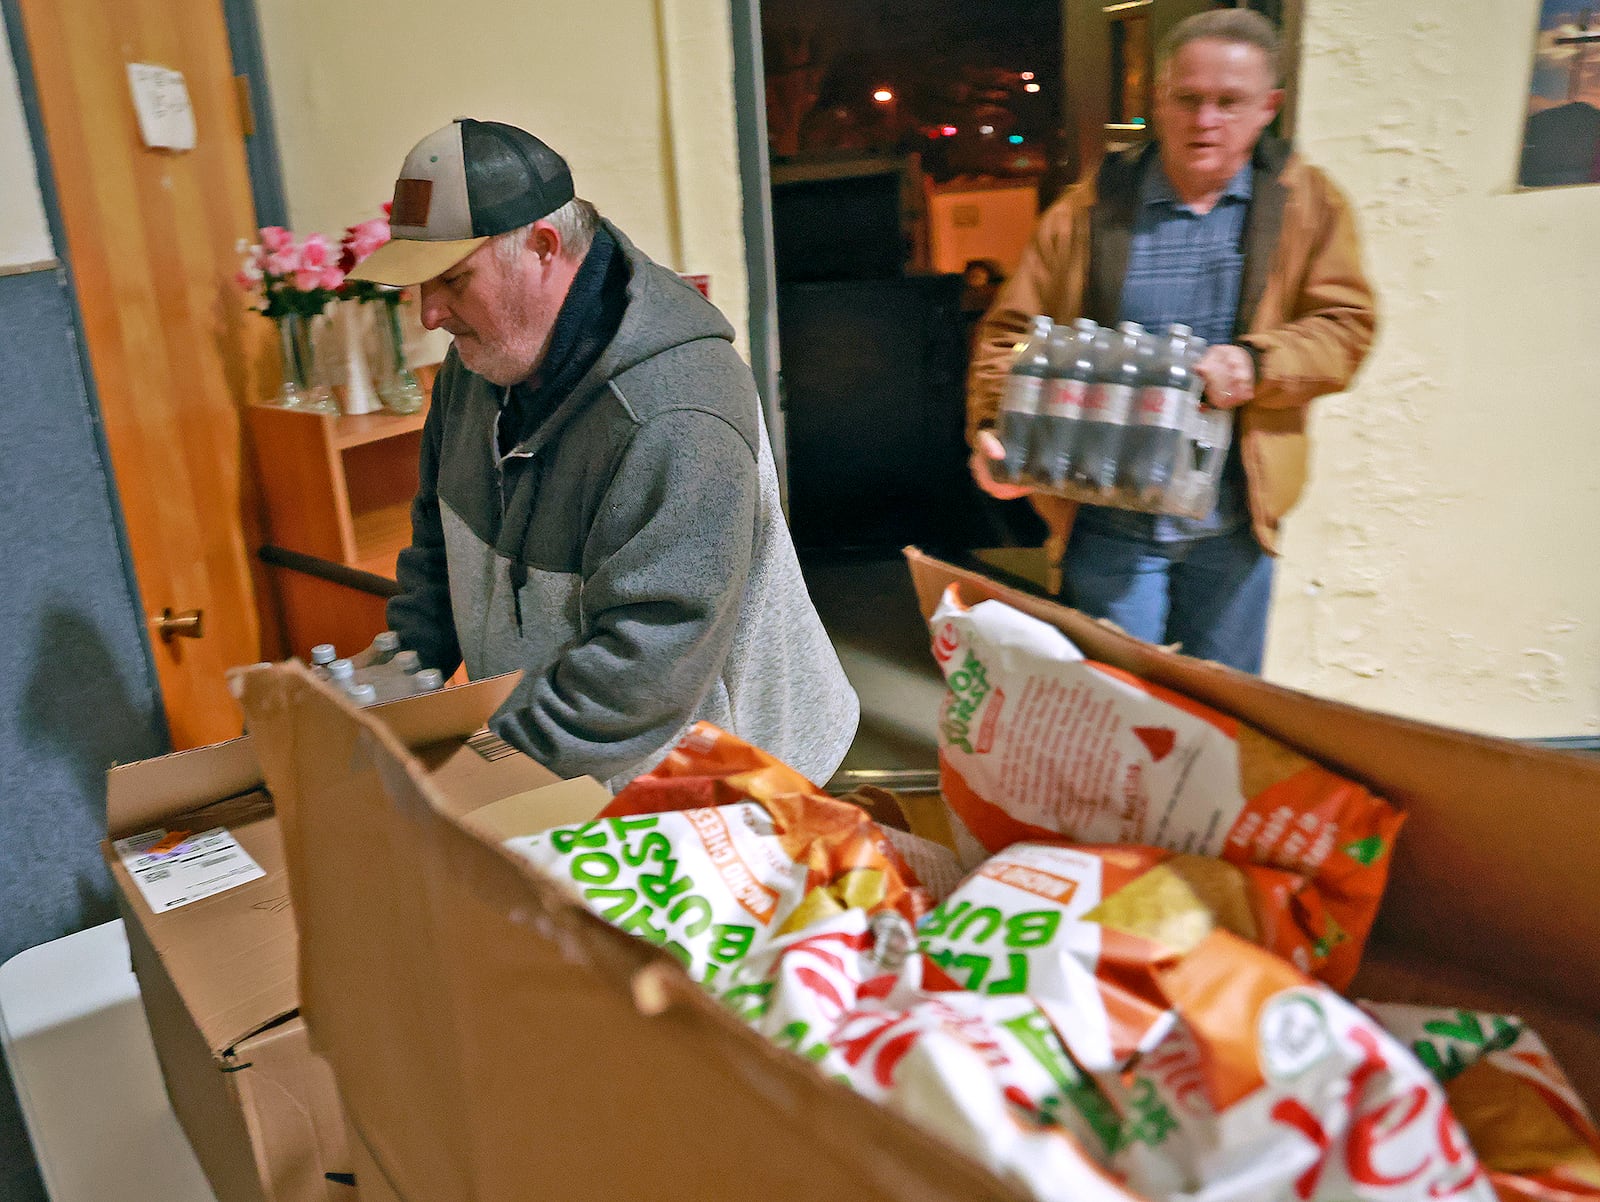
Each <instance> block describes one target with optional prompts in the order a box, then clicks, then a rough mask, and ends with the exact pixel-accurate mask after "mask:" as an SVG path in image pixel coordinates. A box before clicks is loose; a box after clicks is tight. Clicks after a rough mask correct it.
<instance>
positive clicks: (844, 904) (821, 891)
mask: <svg viewBox="0 0 1600 1202" xmlns="http://www.w3.org/2000/svg"><path fill="white" fill-rule="evenodd" d="M741 802H755V803H756V804H758V805H759V806H761V807H762V809H764V810H765V811H766V812H767V814H768V815H769V816H770V818H771V820H772V824H773V832H774V834H775V835H776V837H777V839H778V842H779V844H780V846H781V847H782V849H783V852H784V854H785V855H787V856H788V857H789V858H790V859H791V860H793V861H794V863H796V864H798V865H803V866H804V867H805V868H806V870H807V873H808V876H807V880H806V889H805V895H804V897H803V898H802V900H801V901H800V904H799V905H798V906H797V907H795V908H794V909H793V910H792V911H790V912H789V913H788V915H787V916H786V918H785V919H784V921H783V923H781V924H780V926H779V927H778V928H777V933H780V934H781V933H786V932H789V931H794V930H799V929H800V928H802V927H804V926H808V925H810V924H811V923H813V922H817V921H819V920H821V919H824V918H828V917H831V916H833V915H835V914H839V913H841V912H843V911H844V910H847V909H851V908H853V907H858V906H859V907H861V908H862V909H865V910H868V911H875V910H878V909H885V908H886V909H892V910H896V911H898V912H900V913H901V914H903V915H905V917H906V918H907V919H908V920H910V921H912V922H915V921H916V920H917V919H918V918H920V917H921V916H922V915H923V914H925V913H926V912H927V911H928V909H929V907H930V905H931V904H932V903H931V899H930V898H929V897H928V895H927V893H926V891H925V890H923V888H922V886H921V883H920V882H919V881H918V880H917V877H916V874H915V873H914V872H912V870H911V868H910V867H909V866H908V865H907V864H906V862H905V859H904V858H903V857H902V856H901V854H900V853H899V852H898V851H897V850H896V849H895V848H894V846H893V845H892V844H891V843H890V841H889V839H888V838H887V837H886V836H885V834H884V832H883V830H882V829H881V828H880V827H879V826H878V825H877V824H876V823H875V822H873V821H872V820H871V819H870V818H868V817H867V815H866V814H865V813H864V812H863V811H862V810H861V809H860V808H859V807H857V806H853V805H850V804H848V803H846V802H842V801H837V800H835V799H834V798H832V797H829V796H828V795H827V794H826V793H824V792H822V790H820V789H818V788H817V787H816V786H815V785H813V784H812V783H811V782H810V781H808V780H807V779H806V778H805V777H803V776H801V775H800V774H799V773H798V772H796V771H795V770H794V769H792V768H790V767H788V766H787V765H786V764H784V763H782V762H781V761H780V760H778V759H776V758H774V757H773V756H771V755H768V754H767V753H766V752H765V751H762V750H761V749H760V748H759V747H754V746H752V745H751V744H749V743H746V742H744V741H743V740H742V739H739V738H736V737H735V736H733V735H730V734H728V733H727V732H726V731H723V730H719V729H718V728H717V727H715V726H713V725H712V724H711V723H709V722H697V723H695V724H694V726H692V727H691V728H690V729H689V733H688V734H686V735H685V736H684V737H683V738H682V739H681V740H679V742H678V745H677V746H676V747H674V748H673V749H672V751H671V752H669V753H668V755H667V757H666V758H665V759H663V760H662V761H661V762H660V763H659V764H657V765H656V766H655V768H653V769H652V770H651V771H650V772H648V773H646V774H645V775H644V776H640V777H637V778H636V779H635V780H633V781H632V782H631V783H630V784H628V785H627V786H626V787H624V788H623V789H622V791H621V792H620V793H618V794H617V795H616V797H614V798H612V800H611V804H610V805H608V806H606V808H605V809H604V810H603V811H601V814H600V817H601V818H624V817H634V816H638V815H642V814H661V813H668V812H676V811H711V810H714V809H715V808H716V807H720V806H729V805H735V804H738V803H741ZM697 821H699V822H700V823H701V824H703V825H704V824H711V823H712V821H713V820H712V819H711V818H710V817H705V818H701V819H698V820H697Z"/></svg>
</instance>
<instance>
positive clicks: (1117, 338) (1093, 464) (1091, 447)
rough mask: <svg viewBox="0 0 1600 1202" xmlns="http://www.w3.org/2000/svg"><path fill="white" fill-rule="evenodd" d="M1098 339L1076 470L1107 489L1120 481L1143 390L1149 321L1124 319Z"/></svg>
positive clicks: (1089, 482)
mask: <svg viewBox="0 0 1600 1202" xmlns="http://www.w3.org/2000/svg"><path fill="white" fill-rule="evenodd" d="M1096 342H1097V345H1096V352H1097V353H1096V355H1095V374H1094V382H1093V383H1092V384H1090V385H1089V388H1088V390H1087V391H1086V392H1085V393H1084V400H1083V426H1082V428H1081V430H1080V431H1079V439H1078V454H1077V456H1076V458H1075V459H1074V461H1073V464H1072V475H1073V478H1074V479H1075V480H1078V481H1080V482H1082V483H1084V484H1087V485H1089V486H1090V487H1092V488H1096V489H1099V490H1101V491H1103V492H1108V491H1110V490H1111V489H1112V488H1114V487H1115V486H1116V483H1117V462H1118V459H1119V458H1120V457H1121V455H1122V444H1123V440H1124V437H1125V435H1126V434H1127V430H1128V422H1129V421H1130V420H1131V419H1132V417H1133V402H1134V398H1135V397H1136V396H1137V394H1138V391H1139V381H1140V377H1141V375H1142V370H1141V364H1140V350H1141V344H1142V343H1143V342H1144V327H1143V326H1141V325H1140V324H1139V323H1138V322H1133V321H1125V322H1123V323H1122V324H1121V325H1119V326H1117V329H1116V332H1115V333H1111V332H1110V331H1101V335H1100V337H1099V338H1098V339H1097V340H1096Z"/></svg>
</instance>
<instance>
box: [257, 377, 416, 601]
mask: <svg viewBox="0 0 1600 1202" xmlns="http://www.w3.org/2000/svg"><path fill="white" fill-rule="evenodd" d="M249 412H250V428H251V432H252V434H253V435H254V438H255V446H256V454H257V457H258V459H259V465H260V471H261V488H262V492H263V494H264V495H265V497H266V501H267V526H268V541H270V542H271V543H272V544H273V545H274V546H278V547H282V548H284V549H286V550H289V551H298V552H300V553H301V554H303V555H313V556H316V557H317V558H318V559H324V560H327V561H329V562H330V563H335V564H340V565H343V566H345V567H350V568H355V569H357V570H359V571H364V572H370V573H372V574H373V575H375V576H383V577H387V578H388V579H391V580H392V579H393V578H394V561H395V556H396V555H397V554H399V552H400V550H401V549H402V548H403V547H405V546H406V544H407V543H408V542H410V539H411V498H412V496H413V495H414V494H415V493H416V491H417V455H418V453H419V452H420V450H421V448H422V423H423V420H424V418H425V417H426V415H427V411H426V410H423V411H422V412H421V413H413V414H408V415H406V416H400V415H398V414H393V413H388V412H384V413H368V414H363V415H362V416H360V417H349V416H341V417H333V416H330V415H326V414H318V413H297V412H295V411H294V410H293V409H271V408H265V407H261V408H252V409H251V410H250V411H249Z"/></svg>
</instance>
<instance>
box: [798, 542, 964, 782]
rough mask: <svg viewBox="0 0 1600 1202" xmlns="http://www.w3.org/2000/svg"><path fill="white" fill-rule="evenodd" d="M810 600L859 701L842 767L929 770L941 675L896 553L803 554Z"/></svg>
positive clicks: (933, 756) (907, 573)
mask: <svg viewBox="0 0 1600 1202" xmlns="http://www.w3.org/2000/svg"><path fill="white" fill-rule="evenodd" d="M804 568H805V576H806V583H807V584H808V585H809V587H810V589H811V599H812V601H813V602H814V603H815V605H816V607H817V612H818V613H819V614H820V615H821V616H822V623H823V625H824V626H825V627H826V628H827V630H828V635H829V637H830V638H831V639H832V640H833V645H834V648H835V649H836V650H837V651H838V653H839V660H840V662H841V663H842V664H843V665H844V670H845V674H846V675H847V676H848V677H849V678H850V683H851V684H852V685H854V686H855V690H856V694H857V696H859V697H860V698H861V726H860V728H859V729H858V731H857V733H856V741H855V743H854V744H853V745H852V746H851V748H850V751H849V753H848V754H847V755H846V756H845V760H844V764H843V765H842V766H841V767H842V768H844V769H849V770H858V769H867V770H879V771H905V770H921V771H930V770H932V769H934V768H935V767H937V764H938V747H937V742H936V740H935V735H934V732H935V730H936V728H937V725H938V720H939V704H940V701H941V700H942V699H943V697H944V680H943V678H942V677H941V676H940V674H939V669H938V667H937V666H936V665H935V664H934V662H933V656H932V655H931V654H930V653H929V651H928V631H927V626H926V625H925V624H924V623H923V621H922V615H921V613H919V612H918V610H917V595H916V593H915V592H914V591H913V590H912V587H911V573H910V571H909V570H908V569H907V568H906V564H905V560H904V559H902V558H901V557H900V555H899V553H898V552H886V553H882V554H875V555H851V556H828V557H826V558H822V557H817V556H811V557H808V558H807V559H806V561H805V563H804Z"/></svg>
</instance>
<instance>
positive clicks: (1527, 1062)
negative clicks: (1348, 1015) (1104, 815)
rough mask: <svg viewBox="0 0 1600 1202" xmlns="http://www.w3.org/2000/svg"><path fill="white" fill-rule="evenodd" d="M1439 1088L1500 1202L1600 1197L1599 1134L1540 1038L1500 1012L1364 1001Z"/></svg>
mask: <svg viewBox="0 0 1600 1202" xmlns="http://www.w3.org/2000/svg"><path fill="white" fill-rule="evenodd" d="M1361 1007H1362V1009H1364V1010H1366V1011H1367V1012H1368V1013H1369V1014H1371V1015H1372V1016H1373V1017H1374V1018H1376V1019H1377V1020H1378V1022H1380V1023H1381V1024H1383V1026H1384V1028H1385V1029H1386V1030H1387V1031H1388V1032H1389V1033H1390V1034H1392V1035H1393V1036H1395V1038H1396V1039H1398V1040H1400V1041H1401V1042H1402V1043H1404V1044H1405V1045H1406V1046H1408V1047H1409V1048H1410V1049H1411V1050H1412V1052H1413V1053H1415V1055H1416V1057H1417V1059H1418V1060H1420V1061H1421V1062H1422V1064H1423V1065H1424V1066H1425V1067H1426V1068H1427V1069H1428V1070H1429V1071H1430V1072H1432V1073H1433V1075H1434V1076H1435V1077H1436V1078H1437V1079H1438V1080H1439V1081H1440V1082H1441V1083H1442V1084H1443V1085H1444V1091H1445V1095H1446V1096H1447V1097H1448V1098H1449V1099H1450V1106H1451V1109H1453V1110H1454V1111H1455V1113H1456V1117H1457V1118H1458V1119H1460V1121H1461V1125H1462V1127H1463V1128H1464V1129H1465V1130H1466V1133H1467V1138H1468V1139H1470V1140H1471V1141H1472V1146H1473V1148H1474V1149H1475V1150H1476V1151H1477V1153H1478V1159H1479V1161H1481V1162H1482V1164H1483V1167H1484V1170H1485V1171H1486V1172H1487V1173H1488V1174H1489V1180H1490V1181H1491V1182H1492V1183H1493V1184H1494V1187H1495V1189H1496V1191H1497V1192H1498V1193H1499V1195H1500V1198H1501V1199H1502V1202H1514V1200H1521V1199H1527V1200H1529V1202H1579V1200H1584V1202H1593V1200H1594V1199H1600V1129H1597V1128H1596V1127H1595V1124H1594V1120H1593V1119H1592V1118H1591V1117H1590V1115H1589V1112H1588V1110H1587V1109H1586V1108H1585V1107H1584V1104H1583V1100H1582V1099H1581V1098H1579V1097H1578V1094H1577V1092H1576V1091H1575V1090H1574V1089H1573V1088H1572V1085H1571V1083H1570V1082H1569V1081H1568V1080H1567V1077H1566V1074H1565V1073H1563V1072H1562V1071H1561V1068H1560V1066H1559V1065H1557V1063H1556V1061H1555V1059H1554V1058H1553V1057H1552V1056H1551V1055H1550V1052H1549V1050H1548V1049H1547V1048H1546V1047H1545V1045H1544V1041H1543V1040H1541V1039H1540V1038H1539V1037H1538V1036H1537V1035H1535V1034H1534V1033H1533V1032H1532V1031H1531V1030H1529V1029H1528V1028H1527V1027H1526V1026H1524V1025H1523V1023H1522V1021H1521V1020H1520V1019H1517V1018H1513V1017H1511V1016H1510V1015H1504V1014H1481V1013H1477V1012H1475V1011H1471V1010H1459V1009H1456V1010H1452V1009H1444V1008H1440V1007H1434V1006H1405V1005H1395V1004H1390V1003H1381V1002H1362V1003H1361Z"/></svg>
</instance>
